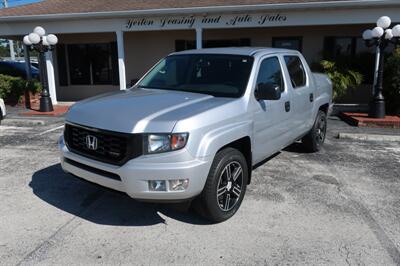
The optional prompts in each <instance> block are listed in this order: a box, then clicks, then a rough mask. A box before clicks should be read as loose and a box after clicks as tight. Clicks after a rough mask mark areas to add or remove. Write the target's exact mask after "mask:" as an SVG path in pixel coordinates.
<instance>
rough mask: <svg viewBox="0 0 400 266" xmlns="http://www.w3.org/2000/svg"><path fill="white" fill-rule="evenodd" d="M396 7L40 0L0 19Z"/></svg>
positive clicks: (365, 1)
mask: <svg viewBox="0 0 400 266" xmlns="http://www.w3.org/2000/svg"><path fill="white" fill-rule="evenodd" d="M390 5H393V6H398V5H399V1H398V0H198V1H193V0H167V1H153V0H141V1H131V0H118V1H109V0H85V1H82V0H43V1H40V2H38V3H33V4H28V5H22V6H17V7H12V8H4V9H0V21H9V22H11V21H20V20H35V19H38V20H43V19H52V20H54V19H68V18H81V17H86V18H87V17H108V16H113V17H118V16H121V17H123V16H130V15H146V14H153V15H154V14H182V13H186V14H188V13H191V14H199V13H202V12H203V13H204V12H207V13H213V12H221V11H225V12H249V11H259V10H279V9H285V10H289V9H310V8H340V7H343V8H345V7H355V6H360V7H361V6H364V7H371V6H379V7H383V6H390Z"/></svg>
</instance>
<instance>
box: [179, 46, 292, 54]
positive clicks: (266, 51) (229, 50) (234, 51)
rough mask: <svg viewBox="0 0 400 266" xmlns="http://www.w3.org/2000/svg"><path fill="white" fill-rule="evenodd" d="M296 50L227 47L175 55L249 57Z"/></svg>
mask: <svg viewBox="0 0 400 266" xmlns="http://www.w3.org/2000/svg"><path fill="white" fill-rule="evenodd" d="M293 52H296V51H294V50H289V49H280V48H269V47H225V48H204V49H196V50H186V51H182V52H176V53H173V55H179V54H233V55H247V56H252V55H255V54H256V53H263V54H272V53H293Z"/></svg>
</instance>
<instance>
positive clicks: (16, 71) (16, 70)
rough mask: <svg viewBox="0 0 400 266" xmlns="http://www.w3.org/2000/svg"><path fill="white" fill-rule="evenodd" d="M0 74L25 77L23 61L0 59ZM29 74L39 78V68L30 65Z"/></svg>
mask: <svg viewBox="0 0 400 266" xmlns="http://www.w3.org/2000/svg"><path fill="white" fill-rule="evenodd" d="M0 74H3V75H9V76H13V77H21V78H24V79H26V70H25V62H18V61H0ZM31 76H32V78H33V79H37V80H39V76H40V74H39V69H38V68H37V67H35V66H33V65H31Z"/></svg>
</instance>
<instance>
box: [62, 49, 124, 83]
mask: <svg viewBox="0 0 400 266" xmlns="http://www.w3.org/2000/svg"><path fill="white" fill-rule="evenodd" d="M115 46H116V43H114V42H113V43H96V44H67V45H63V44H60V45H59V46H58V47H57V56H58V67H59V76H60V79H59V82H60V85H61V86H68V85H103V84H118V67H117V64H118V62H117V52H116V51H117V49H116V47H115Z"/></svg>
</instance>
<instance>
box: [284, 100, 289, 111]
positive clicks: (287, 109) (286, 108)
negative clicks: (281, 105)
mask: <svg viewBox="0 0 400 266" xmlns="http://www.w3.org/2000/svg"><path fill="white" fill-rule="evenodd" d="M285 111H286V112H289V111H290V102H289V101H287V102H285Z"/></svg>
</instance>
